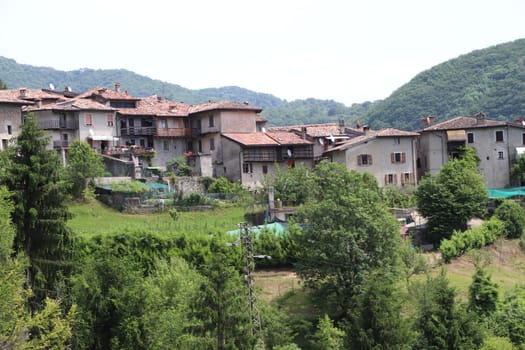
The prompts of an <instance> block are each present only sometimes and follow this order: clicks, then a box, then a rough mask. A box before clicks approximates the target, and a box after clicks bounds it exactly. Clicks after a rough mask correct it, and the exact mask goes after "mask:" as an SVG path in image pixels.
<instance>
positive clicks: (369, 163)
mask: <svg viewBox="0 0 525 350" xmlns="http://www.w3.org/2000/svg"><path fill="white" fill-rule="evenodd" d="M368 165H372V155H371V154H369V155H368Z"/></svg>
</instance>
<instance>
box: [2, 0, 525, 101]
mask: <svg viewBox="0 0 525 350" xmlns="http://www.w3.org/2000/svg"><path fill="white" fill-rule="evenodd" d="M524 15H525V1H524V0H498V1H494V0H431V1H430V0H362V1H357V0H317V1H313V0H264V1H262V0H259V1H250V0H191V1H190V0H187V1H180V0H148V1H146V0H140V1H139V0H91V1H71V0H69V1H65V0H46V1H43V0H0V24H1V30H0V56H4V57H7V58H11V59H14V60H15V61H17V62H18V63H23V64H30V65H33V66H42V67H52V68H55V69H59V70H65V71H70V70H76V69H80V68H92V69H120V68H122V69H127V70H130V71H133V72H135V73H137V74H140V75H145V76H148V77H150V78H153V79H158V80H161V81H165V82H169V83H174V84H178V85H181V86H183V87H185V88H189V89H201V88H210V87H223V86H232V85H235V86H240V87H243V88H246V89H250V90H254V91H257V92H263V93H270V94H272V95H275V96H277V97H279V98H282V99H286V100H288V101H292V100H295V99H305V98H318V99H330V100H335V101H338V102H342V103H344V104H346V105H348V106H350V105H351V104H352V103H361V102H365V101H374V100H377V99H384V98H386V97H388V96H389V95H390V94H391V93H392V92H393V91H394V90H395V89H397V88H399V87H401V86H402V85H403V84H405V83H407V82H409V81H410V80H411V79H412V78H413V77H414V76H415V75H417V74H418V73H420V72H422V71H424V70H427V69H429V68H431V67H433V66H435V65H437V64H439V63H442V62H445V61H447V60H449V59H452V58H456V57H458V56H460V55H463V54H467V53H469V52H471V51H474V50H478V49H483V48H486V47H490V46H493V45H497V44H501V43H505V42H510V41H513V40H516V39H521V38H525V23H524V21H523V19H524ZM73 88H74V86H73ZM124 88H125V87H124Z"/></svg>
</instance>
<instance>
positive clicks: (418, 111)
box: [366, 39, 525, 130]
mask: <svg viewBox="0 0 525 350" xmlns="http://www.w3.org/2000/svg"><path fill="white" fill-rule="evenodd" d="M477 112H484V113H485V114H486V115H487V117H488V118H491V119H502V120H513V119H514V118H515V117H517V116H524V115H525V39H519V40H516V41H513V42H510V43H505V44H500V45H496V46H492V47H489V48H486V49H482V50H477V51H473V52H471V53H469V54H466V55H462V56H459V57H457V58H455V59H452V60H449V61H447V62H444V63H441V64H439V65H437V66H434V67H432V68H431V69H429V70H426V71H424V72H422V73H420V74H418V75H416V76H415V77H414V78H413V79H412V80H411V81H410V82H408V83H407V84H405V85H403V86H401V87H400V88H399V89H397V90H396V91H394V92H393V93H392V95H391V96H389V97H388V98H387V99H385V100H383V101H381V102H380V103H377V104H376V105H375V106H373V108H372V109H371V110H370V111H369V113H367V115H366V120H368V122H369V124H370V125H371V126H372V127H374V128H380V127H395V128H399V129H409V130H415V129H418V128H420V119H421V118H423V117H426V116H428V115H430V114H433V115H435V116H436V117H437V121H443V120H447V119H450V118H452V117H456V116H460V115H474V114H475V113H477Z"/></svg>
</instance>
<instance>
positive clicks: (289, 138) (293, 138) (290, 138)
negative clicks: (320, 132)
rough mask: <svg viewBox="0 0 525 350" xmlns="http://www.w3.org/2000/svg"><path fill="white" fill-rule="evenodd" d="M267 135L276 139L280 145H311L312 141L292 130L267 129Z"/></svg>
mask: <svg viewBox="0 0 525 350" xmlns="http://www.w3.org/2000/svg"><path fill="white" fill-rule="evenodd" d="M266 135H268V136H269V137H271V138H272V139H274V140H275V141H277V142H278V143H279V144H281V145H311V144H312V142H311V141H308V140H306V139H303V138H302V137H300V136H299V135H297V134H295V133H293V132H282V131H277V132H275V131H269V132H267V133H266Z"/></svg>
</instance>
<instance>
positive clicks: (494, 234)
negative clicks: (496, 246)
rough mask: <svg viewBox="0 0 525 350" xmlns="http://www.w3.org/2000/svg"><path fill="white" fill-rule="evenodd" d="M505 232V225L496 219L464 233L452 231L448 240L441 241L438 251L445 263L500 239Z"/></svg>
mask: <svg viewBox="0 0 525 350" xmlns="http://www.w3.org/2000/svg"><path fill="white" fill-rule="evenodd" d="M504 232H505V224H504V222H503V221H501V220H499V219H498V218H496V217H492V218H491V219H490V220H488V221H486V222H484V223H483V224H482V225H481V226H480V227H475V228H471V229H469V230H466V231H463V232H462V231H454V232H453V233H452V237H450V239H444V240H442V241H441V244H440V246H439V251H440V252H441V254H442V255H443V259H444V260H445V262H447V263H448V262H450V260H452V259H453V258H456V257H458V256H461V255H463V254H464V253H466V252H467V251H469V250H471V249H480V248H483V247H484V246H486V245H488V244H492V243H494V241H495V240H496V239H497V238H498V237H501V236H502V235H503V234H504Z"/></svg>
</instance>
